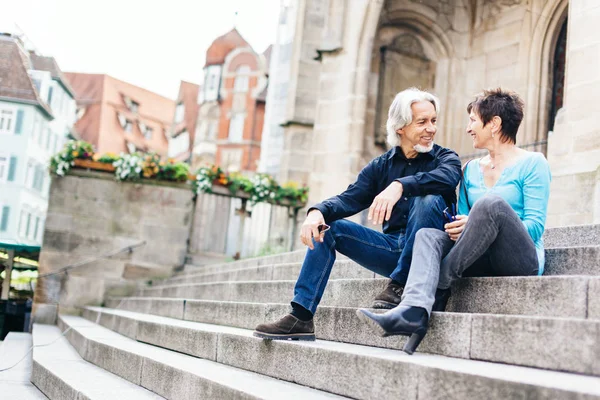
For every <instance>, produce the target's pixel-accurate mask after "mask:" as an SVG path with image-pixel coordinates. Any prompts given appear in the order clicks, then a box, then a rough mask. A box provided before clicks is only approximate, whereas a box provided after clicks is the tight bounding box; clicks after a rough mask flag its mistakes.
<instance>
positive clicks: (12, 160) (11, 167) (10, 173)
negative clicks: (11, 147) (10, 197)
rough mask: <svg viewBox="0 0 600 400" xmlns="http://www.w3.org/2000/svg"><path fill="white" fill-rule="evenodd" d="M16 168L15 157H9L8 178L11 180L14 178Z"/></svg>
mask: <svg viewBox="0 0 600 400" xmlns="http://www.w3.org/2000/svg"><path fill="white" fill-rule="evenodd" d="M16 169H17V157H11V158H10V163H9V165H8V180H9V181H11V182H12V181H14V180H15V174H16Z"/></svg>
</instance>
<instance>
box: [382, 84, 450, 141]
mask: <svg viewBox="0 0 600 400" xmlns="http://www.w3.org/2000/svg"><path fill="white" fill-rule="evenodd" d="M420 101H429V102H431V103H432V104H433V107H435V111H436V112H437V113H439V112H440V100H439V99H438V98H437V97H436V96H434V95H433V94H431V93H429V92H425V91H423V90H419V89H417V88H415V87H411V88H408V89H406V90H403V91H401V92H400V93H398V94H397V95H396V97H395V98H394V101H393V102H392V105H391V106H390V110H389V112H388V120H387V123H386V129H387V142H388V143H389V144H390V146H392V147H396V146H400V135H398V133H397V132H396V131H397V130H398V129H402V128H404V127H405V126H406V125H409V124H410V123H411V122H412V119H413V114H412V108H411V106H412V105H413V103H418V102H420Z"/></svg>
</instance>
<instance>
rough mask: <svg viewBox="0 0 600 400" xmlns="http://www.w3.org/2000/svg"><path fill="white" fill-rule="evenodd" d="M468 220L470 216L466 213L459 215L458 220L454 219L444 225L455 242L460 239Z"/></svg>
mask: <svg viewBox="0 0 600 400" xmlns="http://www.w3.org/2000/svg"><path fill="white" fill-rule="evenodd" d="M468 220H469V217H467V216H466V215H457V216H456V221H452V222H449V223H447V224H446V225H444V229H445V230H446V233H447V234H448V236H450V239H452V240H454V241H455V242H456V241H457V240H458V238H459V237H460V235H461V234H462V233H463V231H464V230H465V225H466V224H467V221H468Z"/></svg>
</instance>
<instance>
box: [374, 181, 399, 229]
mask: <svg viewBox="0 0 600 400" xmlns="http://www.w3.org/2000/svg"><path fill="white" fill-rule="evenodd" d="M402 191H403V188H402V184H401V183H400V182H398V181H394V182H392V183H390V186H388V187H387V188H385V190H384V191H383V192H381V193H379V194H378V195H377V197H375V199H374V200H373V204H371V207H369V221H371V220H372V221H373V225H378V224H379V225H381V224H383V219H384V218H385V220H386V221H389V220H390V217H391V216H392V209H393V208H394V206H395V205H396V203H397V202H398V200H400V197H402Z"/></svg>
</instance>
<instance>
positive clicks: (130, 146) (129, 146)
mask: <svg viewBox="0 0 600 400" xmlns="http://www.w3.org/2000/svg"><path fill="white" fill-rule="evenodd" d="M127 150H128V151H129V153H135V152H136V151H137V147H135V144H133V143H131V142H127Z"/></svg>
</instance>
